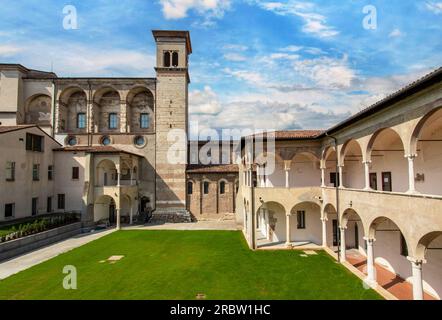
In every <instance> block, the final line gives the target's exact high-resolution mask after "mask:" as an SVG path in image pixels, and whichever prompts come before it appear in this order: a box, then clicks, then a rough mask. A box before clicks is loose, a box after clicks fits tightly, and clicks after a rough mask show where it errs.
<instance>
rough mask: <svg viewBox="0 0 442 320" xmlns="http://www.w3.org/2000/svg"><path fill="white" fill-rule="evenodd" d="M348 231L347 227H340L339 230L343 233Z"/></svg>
mask: <svg viewBox="0 0 442 320" xmlns="http://www.w3.org/2000/svg"><path fill="white" fill-rule="evenodd" d="M346 229H347V227H343V226H339V230H341V231H345V230H346Z"/></svg>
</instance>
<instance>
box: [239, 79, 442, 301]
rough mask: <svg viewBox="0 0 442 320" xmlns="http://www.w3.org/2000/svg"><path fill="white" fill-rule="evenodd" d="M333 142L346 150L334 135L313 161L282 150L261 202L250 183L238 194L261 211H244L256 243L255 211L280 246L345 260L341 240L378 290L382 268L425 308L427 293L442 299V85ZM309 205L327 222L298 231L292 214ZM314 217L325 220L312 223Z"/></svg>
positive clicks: (260, 184)
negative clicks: (299, 245) (319, 249)
mask: <svg viewBox="0 0 442 320" xmlns="http://www.w3.org/2000/svg"><path fill="white" fill-rule="evenodd" d="M333 135H334V137H335V138H336V139H337V146H336V147H335V146H334V140H333V139H332V138H330V137H326V136H324V137H322V138H321V146H320V147H319V150H317V151H316V152H315V151H313V152H309V153H310V155H306V154H305V153H304V152H300V151H299V150H298V149H301V147H302V143H303V142H302V141H301V142H300V141H294V142H293V143H292V145H290V143H287V142H286V141H284V143H279V144H278V141H276V151H275V164H276V166H275V171H274V172H271V173H269V172H267V174H266V170H263V162H257V163H256V164H257V188H254V190H253V193H252V192H251V188H250V187H249V186H250V183H249V184H247V185H246V186H243V187H242V188H240V190H242V191H241V192H239V194H238V196H239V197H243V198H244V199H247V201H246V202H247V203H249V202H250V201H251V200H253V201H255V206H254V207H252V206H251V205H248V206H247V208H246V207H244V211H243V213H244V215H245V216H248V217H246V218H245V219H247V224H248V227H247V231H246V236H247V237H248V239H249V240H250V237H251V226H252V223H251V222H250V220H251V213H252V209H253V208H254V209H255V210H256V214H258V212H259V222H258V223H257V224H258V226H259V232H260V233H261V234H264V235H266V237H267V238H268V240H270V241H274V242H275V243H281V242H288V241H287V239H289V240H290V241H292V242H295V241H298V240H301V239H302V240H306V241H310V242H312V243H314V244H318V243H319V244H322V245H324V246H328V247H330V248H331V249H333V250H335V251H336V250H337V240H338V239H339V238H341V240H343V241H341V252H344V253H345V252H346V251H348V250H351V249H356V250H357V251H358V252H360V253H361V254H362V255H363V256H365V257H366V258H367V261H368V265H367V269H368V270H367V272H368V275H367V279H368V280H373V281H376V275H374V274H373V265H374V263H376V264H378V265H381V266H382V267H384V268H386V269H388V270H390V271H391V272H393V273H395V274H397V275H398V276H400V277H402V278H404V279H406V280H407V281H409V282H411V283H412V284H413V291H414V292H413V294H414V297H415V299H421V298H422V297H423V292H424V291H425V292H426V293H429V294H431V295H432V296H434V297H436V298H439V299H440V298H441V297H442V277H441V270H442V268H441V267H442V250H441V248H442V215H441V211H442V203H441V201H442V86H441V85H436V86H434V87H432V88H431V89H428V90H427V91H426V92H424V93H420V94H417V95H415V96H413V97H411V98H408V99H407V100H404V101H400V102H397V103H396V104H395V105H394V106H392V107H390V108H387V109H385V110H383V111H381V112H378V113H376V114H373V115H371V116H367V117H366V118H365V119H363V120H361V121H359V122H357V123H355V124H351V125H349V126H347V127H344V128H342V129H340V130H339V131H337V132H335V133H333ZM305 143H306V145H307V144H309V143H310V142H309V141H306V142H305ZM309 147H311V145H309ZM290 149H292V150H291V151H290ZM296 150H298V151H296ZM336 151H337V152H336ZM287 154H291V156H290V157H287ZM311 154H320V155H321V156H319V157H316V158H315V157H314V156H311ZM295 155H296V156H295ZM264 163H265V162H264ZM251 170H252V169H251V167H250V166H248V167H245V166H241V168H240V175H244V177H245V178H247V177H248V176H250V173H251ZM304 174H305V175H304ZM335 175H337V176H338V177H339V179H338V180H339V189H338V190H339V196H340V200H339V215H338V214H337V213H336V207H337V206H336V188H334V181H333V180H336V178H335ZM249 180H250V179H249ZM252 195H254V199H252ZM309 202H312V203H316V204H318V205H319V206H320V207H321V209H320V210H319V214H316V211H315V210H313V211H314V212H313V214H309V213H310V212H309V210H305V211H306V213H307V214H306V220H307V225H308V226H309V227H308V228H306V229H305V230H304V229H301V230H298V229H297V225H296V224H297V221H296V216H293V212H292V208H294V207H296V206H298V205H304V204H305V203H309ZM237 203H239V201H238V202H237ZM296 211H297V210H296ZM310 211H311V210H310ZM311 217H315V218H314V219H312V220H311V221H309V220H308V219H309V218H311ZM288 221H290V224H289V226H290V227H288V224H287V223H288ZM312 225H313V227H312ZM338 226H339V227H340V228H338ZM269 230H270V231H269ZM272 233H273V234H272ZM269 234H270V235H269ZM272 237H273V238H272ZM249 243H251V242H250V241H249ZM341 258H343V259H345V254H344V255H343V256H342V257H341ZM370 261H371V263H370ZM370 266H371V267H370Z"/></svg>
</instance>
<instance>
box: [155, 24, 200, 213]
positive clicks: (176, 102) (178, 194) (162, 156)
mask: <svg viewBox="0 0 442 320" xmlns="http://www.w3.org/2000/svg"><path fill="white" fill-rule="evenodd" d="M153 36H154V38H155V42H156V45H157V64H156V68H155V70H156V73H157V86H156V91H157V92H156V100H157V101H156V112H155V114H156V211H155V215H167V216H171V218H172V219H174V220H179V219H180V217H181V218H182V217H190V215H189V214H188V212H187V211H186V159H187V137H188V135H187V133H188V85H189V82H190V78H189V72H188V61H189V60H188V57H189V55H190V54H191V53H192V46H191V42H190V35H189V32H188V31H164V30H161V31H156V30H154V31H153ZM179 131H181V132H182V137H181V139H180V140H173V137H172V138H171V136H170V133H171V132H173V133H174V135H175V133H177V132H179ZM170 150H174V152H173V156H174V157H173V158H174V159H171V157H170ZM177 155H178V158H181V161H178V163H177V161H176V156H177ZM186 219H187V218H186Z"/></svg>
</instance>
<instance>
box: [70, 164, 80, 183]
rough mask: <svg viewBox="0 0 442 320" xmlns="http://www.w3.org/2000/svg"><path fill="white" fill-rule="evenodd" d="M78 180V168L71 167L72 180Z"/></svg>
mask: <svg viewBox="0 0 442 320" xmlns="http://www.w3.org/2000/svg"><path fill="white" fill-rule="evenodd" d="M79 178H80V168H79V167H72V180H78V179H79Z"/></svg>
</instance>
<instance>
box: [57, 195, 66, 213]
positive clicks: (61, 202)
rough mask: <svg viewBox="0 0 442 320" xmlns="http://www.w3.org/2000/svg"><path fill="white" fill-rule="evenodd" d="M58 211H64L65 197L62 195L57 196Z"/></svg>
mask: <svg viewBox="0 0 442 320" xmlns="http://www.w3.org/2000/svg"><path fill="white" fill-rule="evenodd" d="M57 200H58V201H57V202H58V203H57V204H58V209H60V210H64V209H65V195H64V194H59V195H58V199H57Z"/></svg>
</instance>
